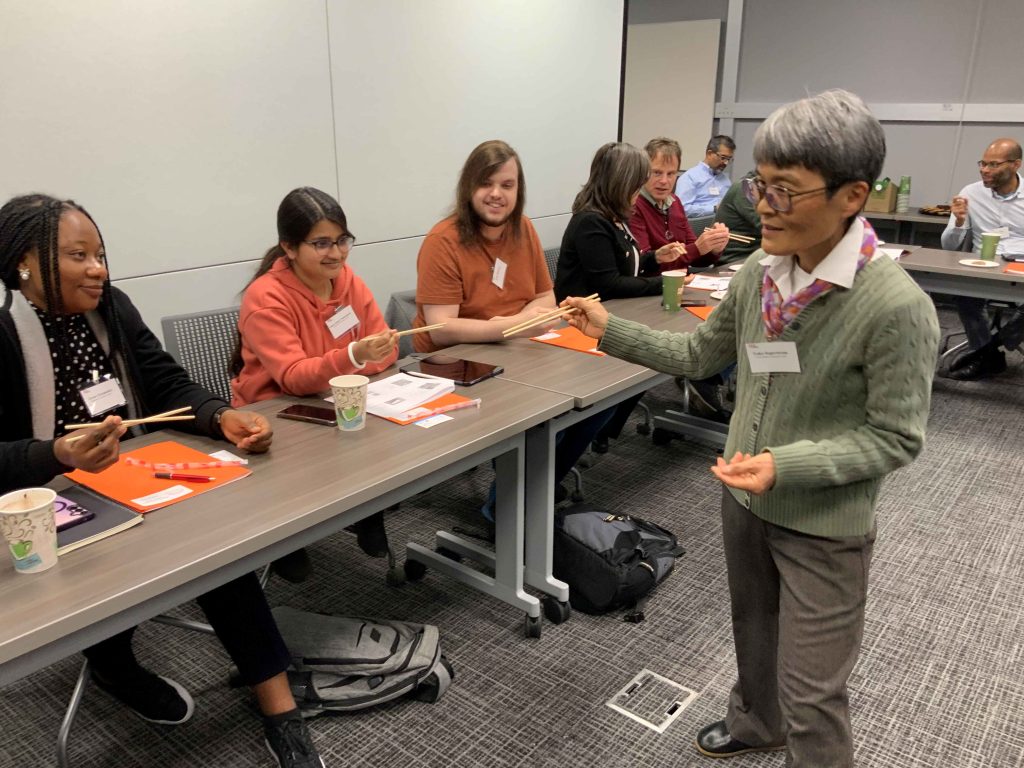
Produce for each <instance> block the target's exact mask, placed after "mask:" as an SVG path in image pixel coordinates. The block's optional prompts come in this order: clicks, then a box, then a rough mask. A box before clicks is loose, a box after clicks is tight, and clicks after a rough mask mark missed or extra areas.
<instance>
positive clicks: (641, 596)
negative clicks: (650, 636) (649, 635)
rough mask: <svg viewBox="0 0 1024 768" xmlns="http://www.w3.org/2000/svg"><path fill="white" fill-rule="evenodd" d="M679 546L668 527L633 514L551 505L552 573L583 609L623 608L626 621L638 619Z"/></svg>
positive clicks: (669, 568)
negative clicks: (552, 506) (566, 585)
mask: <svg viewBox="0 0 1024 768" xmlns="http://www.w3.org/2000/svg"><path fill="white" fill-rule="evenodd" d="M684 551H685V550H683V548H682V547H681V546H679V541H678V540H677V539H676V537H675V535H674V534H673V533H672V532H671V531H667V530H665V529H664V528H662V527H661V526H660V525H655V524H654V523H651V522H648V521H647V520H641V519H640V518H638V517H633V516H631V515H615V514H612V513H610V512H604V511H601V510H595V509H592V508H590V507H588V506H587V505H585V504H577V505H575V506H572V507H569V508H567V509H564V510H556V511H555V540H554V552H553V556H554V575H555V578H557V579H561V580H562V581H564V582H565V583H567V584H568V585H569V602H570V603H571V605H572V607H573V608H576V609H578V610H580V611H583V612H584V613H591V614H600V613H608V612H609V611H614V610H617V609H619V608H628V609H630V610H629V613H628V614H627V615H626V617H625V618H626V621H632V622H639V621H643V620H644V608H645V606H646V603H647V596H648V595H649V594H650V592H651V590H653V589H654V588H655V587H656V586H657V585H658V584H660V583H661V582H662V581H663V580H664V579H665V577H666V576H668V575H669V574H670V573H672V569H673V568H674V567H675V562H676V558H677V557H679V556H680V555H682V554H683V553H684Z"/></svg>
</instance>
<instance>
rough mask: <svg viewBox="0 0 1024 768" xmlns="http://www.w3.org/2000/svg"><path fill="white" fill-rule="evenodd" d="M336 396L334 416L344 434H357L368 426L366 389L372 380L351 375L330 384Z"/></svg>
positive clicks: (336, 377)
mask: <svg viewBox="0 0 1024 768" xmlns="http://www.w3.org/2000/svg"><path fill="white" fill-rule="evenodd" d="M328 383H329V384H330V385H331V393H332V394H333V395H334V415H335V417H336V418H337V419H338V429H340V430H341V431H342V432H357V431H359V430H360V429H362V428H363V427H365V426H366V387H367V385H368V384H369V383H370V380H369V379H368V378H366V377H365V376H359V375H358V374H350V375H348V376H335V377H334V378H333V379H331V380H330V381H329V382H328Z"/></svg>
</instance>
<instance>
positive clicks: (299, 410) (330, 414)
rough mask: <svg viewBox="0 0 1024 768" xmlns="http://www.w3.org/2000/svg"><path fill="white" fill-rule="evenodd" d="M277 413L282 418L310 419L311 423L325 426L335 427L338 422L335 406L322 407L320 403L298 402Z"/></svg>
mask: <svg viewBox="0 0 1024 768" xmlns="http://www.w3.org/2000/svg"><path fill="white" fill-rule="evenodd" d="M277 415H278V417H279V418H282V419H294V420H295V421H308V422H309V423H311V424H323V425H324V426H325V427H333V426H336V425H337V423H338V422H337V418H336V417H335V415H334V409H333V408H322V407H320V406H318V405H303V404H300V403H296V404H295V405H289V406H288V407H287V408H285V409H284V410H281V411H278V412H277Z"/></svg>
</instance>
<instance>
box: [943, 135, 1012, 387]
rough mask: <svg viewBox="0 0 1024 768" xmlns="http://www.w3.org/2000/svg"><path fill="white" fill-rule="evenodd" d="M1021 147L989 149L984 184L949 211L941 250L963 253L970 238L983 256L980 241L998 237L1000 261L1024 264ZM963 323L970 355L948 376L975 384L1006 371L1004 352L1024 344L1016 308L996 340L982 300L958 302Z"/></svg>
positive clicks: (964, 193)
mask: <svg viewBox="0 0 1024 768" xmlns="http://www.w3.org/2000/svg"><path fill="white" fill-rule="evenodd" d="M1020 166H1021V147H1020V144H1018V143H1017V142H1016V141H1014V140H1013V139H996V140H995V141H993V142H992V143H991V144H989V146H988V149H986V150H985V154H984V155H983V156H982V158H981V160H979V161H978V170H979V172H980V173H981V181H976V182H974V183H973V184H968V185H967V186H966V187H964V188H963V189H962V190H960V194H959V195H957V196H956V197H954V198H953V202H952V203H951V205H950V208H951V211H952V212H951V214H950V217H949V223H948V224H947V225H946V229H945V231H944V232H943V233H942V247H943V248H946V249H948V250H964V249H965V248H964V246H965V245H966V244H967V243H968V238H970V241H969V242H970V245H971V248H972V250H974V251H975V252H980V251H981V235H982V233H984V232H999V233H1000V234H1001V235H1002V237H1001V238H1000V240H999V245H998V246H996V254H997V256H1002V255H1004V254H1005V255H1008V256H1010V255H1012V256H1019V257H1021V258H1024V177H1022V176H1021V173H1020ZM956 304H957V311H958V312H959V314H960V322H961V323H963V326H964V331H965V332H966V333H967V346H968V347H969V348H970V351H969V352H968V353H967V354H965V355H961V356H960V357H959V358H957V359H956V360H955V361H954V362H953V363H952V364H951V365H950V366H949V372H948V373H947V374H946V375H947V376H948V377H949V378H952V379H959V380H961V381H971V380H975V379H983V378H987V377H989V376H994V375H996V374H998V373H1002V372H1003V371H1005V370H1006V355H1005V354H1004V352H1003V351H1002V349H1000V347H1005V348H1006V349H1015V348H1016V347H1017V346H1019V345H1020V343H1021V340H1022V339H1024V309H1022V307H1020V306H1018V307H1017V308H1016V309H1015V310H1014V311H1013V312H1012V313H1011V315H1010V317H1009V318H1005V317H1004V320H1006V322H1005V324H1004V325H1003V327H1002V328H1001V329H1000V330H999V332H998V333H997V334H996V335H995V336H993V335H992V332H991V331H990V330H989V324H988V318H986V316H985V301H984V299H976V298H972V297H967V296H961V297H957V300H956Z"/></svg>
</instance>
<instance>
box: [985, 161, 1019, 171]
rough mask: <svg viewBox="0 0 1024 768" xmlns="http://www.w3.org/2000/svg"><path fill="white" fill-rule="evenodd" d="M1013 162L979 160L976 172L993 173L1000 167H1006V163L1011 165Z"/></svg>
mask: <svg viewBox="0 0 1024 768" xmlns="http://www.w3.org/2000/svg"><path fill="white" fill-rule="evenodd" d="M1012 162H1013V160H979V161H978V170H989V171H994V170H995V169H996V168H998V167H999V166H1000V165H1006V163H1012Z"/></svg>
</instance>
